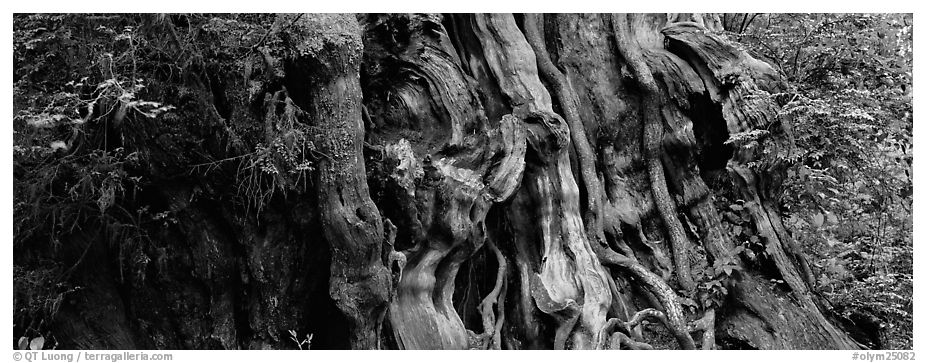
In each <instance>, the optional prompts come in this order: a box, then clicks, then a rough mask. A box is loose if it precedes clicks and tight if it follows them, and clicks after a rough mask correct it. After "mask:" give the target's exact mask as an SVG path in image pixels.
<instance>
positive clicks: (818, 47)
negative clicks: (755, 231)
mask: <svg viewBox="0 0 926 363" xmlns="http://www.w3.org/2000/svg"><path fill="white" fill-rule="evenodd" d="M730 23H731V24H734V25H741V24H742V23H741V22H736V21H731V22H730ZM751 24H752V25H751V26H749V27H747V28H746V29H738V28H736V27H734V29H732V30H734V32H731V34H730V35H731V36H733V37H735V38H736V39H738V40H739V41H740V42H742V43H743V44H744V45H745V46H746V47H747V48H748V50H749V51H750V52H751V53H752V54H754V55H756V54H757V55H760V56H761V57H762V58H764V59H765V60H766V61H769V62H770V63H771V64H774V65H776V66H777V67H779V69H780V70H781V71H782V73H783V74H784V75H786V76H787V77H788V79H789V81H790V83H791V86H792V87H793V89H792V90H791V92H790V93H788V94H786V95H782V96H784V97H782V99H784V100H785V102H784V103H785V104H784V109H783V116H784V117H785V118H786V119H788V120H790V123H791V127H792V128H793V130H792V131H793V134H794V135H795V140H794V148H793V149H792V150H790V153H789V154H788V155H785V156H783V157H784V158H786V159H788V160H787V161H789V162H791V163H793V164H794V165H796V166H795V167H794V168H792V169H791V170H790V171H789V174H788V176H789V178H787V181H786V184H785V193H784V195H783V200H782V202H783V207H784V208H785V211H784V212H785V213H784V214H785V215H788V216H789V218H788V222H789V224H790V225H791V226H792V228H793V232H794V237H795V238H796V239H797V240H798V241H800V242H801V243H803V244H804V246H805V248H806V249H807V250H808V252H809V253H810V254H812V255H813V256H812V258H811V260H812V261H817V263H816V264H815V266H814V269H815V274H816V276H817V282H818V286H817V288H818V289H819V291H821V292H823V293H824V295H825V296H826V297H827V298H828V299H829V300H830V301H831V302H832V303H833V305H834V307H835V308H836V309H837V310H838V311H840V312H841V314H842V315H843V316H845V317H846V318H847V319H850V320H852V319H855V318H856V317H857V316H859V314H864V315H867V316H874V317H876V320H878V321H880V323H881V326H882V328H883V333H882V334H883V338H885V339H883V341H884V345H885V346H883V348H884V349H910V347H911V346H912V345H911V344H912V340H911V338H912V337H911V332H912V291H913V290H912V283H911V282H912V262H913V260H912V258H913V256H912V243H913V242H912V192H913V183H912V176H911V172H912V170H911V166H912V162H913V153H912V147H913V145H912V135H913V109H912V103H911V100H912V98H911V92H912V88H913V85H912V73H911V70H912V59H913V54H912V16H911V15H909V14H770V15H759V16H757V17H755V20H753V21H752V22H751ZM728 30H730V28H728Z"/></svg>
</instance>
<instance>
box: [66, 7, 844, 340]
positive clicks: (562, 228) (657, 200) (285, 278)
mask: <svg viewBox="0 0 926 363" xmlns="http://www.w3.org/2000/svg"><path fill="white" fill-rule="evenodd" d="M714 24H716V22H715V21H714V18H713V17H711V16H708V15H684V14H675V15H672V16H666V15H642V14H633V15H626V14H614V15H608V14H546V15H538V14H525V15H512V14H464V15H459V14H455V15H434V14H414V15H411V14H402V15H357V16H354V15H318V14H301V15H279V16H277V18H276V20H275V23H274V25H273V28H272V29H270V30H269V31H266V32H264V33H262V34H264V35H263V36H262V37H255V39H259V42H257V43H255V44H254V46H253V48H252V49H251V50H249V51H248V53H247V56H246V57H244V58H242V59H244V60H242V61H241V62H242V64H246V67H244V69H246V71H242V72H239V73H232V74H229V75H225V76H222V77H224V79H225V81H223V82H222V84H223V85H224V86H222V87H217V86H214V85H213V86H210V87H207V88H210V89H209V90H208V92H209V93H210V94H213V95H214V94H223V97H221V98H222V99H229V100H230V101H227V103H228V105H226V106H227V107H230V108H231V109H232V110H231V111H229V112H226V114H225V115H217V114H209V113H207V112H204V113H206V115H205V116H204V117H205V118H206V119H207V120H209V121H205V122H207V123H209V122H211V123H212V125H213V126H215V125H219V126H220V127H216V130H223V128H224V129H225V130H229V129H230V130H234V129H235V128H236V127H244V126H242V125H247V124H249V123H250V124H254V125H262V126H260V127H262V128H263V130H264V131H263V132H262V133H258V134H259V135H262V136H259V137H258V138H260V137H264V138H266V140H267V141H266V142H268V143H273V140H275V139H274V136H279V135H289V134H291V133H293V132H299V135H305V138H304V139H300V140H302V142H303V143H307V142H311V143H312V150H313V151H312V153H313V155H315V156H316V157H317V160H318V161H317V165H316V168H315V170H314V171H312V173H311V180H312V183H311V185H310V187H309V188H307V189H306V190H303V191H302V192H300V193H296V194H294V195H288V196H287V197H286V198H276V199H272V198H271V199H270V202H268V203H267V205H266V207H265V208H266V209H265V210H263V211H260V212H257V213H256V214H255V212H254V211H249V212H247V213H245V214H243V215H242V214H236V212H234V211H231V210H226V211H224V212H217V213H215V214H214V215H211V214H209V213H207V212H206V211H220V210H222V209H225V208H224V207H223V205H222V203H221V202H199V203H198V204H196V205H192V206H191V205H190V203H189V200H192V197H190V196H189V195H188V194H184V193H191V192H189V190H190V189H189V188H191V187H190V186H189V185H188V184H184V183H182V182H180V181H179V180H174V181H173V182H174V184H170V183H168V181H167V180H165V181H163V183H162V185H165V186H166V185H174V187H173V189H169V188H166V187H164V188H162V190H161V191H160V193H163V194H164V195H168V196H172V197H171V198H172V199H170V200H171V202H170V205H171V207H170V208H172V210H177V211H180V213H181V214H182V215H184V216H185V217H184V218H187V220H185V221H183V222H182V223H181V224H182V225H183V226H184V227H183V228H181V229H180V230H179V231H177V232H176V233H178V234H179V235H181V236H183V238H184V240H185V241H187V243H188V244H189V246H192V247H188V246H185V245H182V244H177V243H174V244H170V243H167V245H166V246H167V247H161V248H167V250H166V251H174V250H179V249H186V248H189V251H187V252H173V253H179V254H182V255H183V256H187V257H184V258H176V259H172V258H171V257H166V259H165V262H164V263H165V264H166V265H165V266H166V268H167V269H177V268H188V267H189V266H190V264H192V265H193V266H199V267H196V268H192V270H191V271H192V272H190V273H189V274H187V275H184V276H183V277H178V276H174V277H165V280H164V282H165V283H168V282H169V283H175V284H179V285H177V286H183V287H182V288H178V287H177V286H174V287H166V286H165V285H151V284H148V285H139V284H135V285H133V284H132V283H130V282H122V283H123V284H126V285H125V286H126V287H125V289H127V291H129V293H128V296H127V297H123V298H122V299H121V300H120V305H119V309H120V312H118V313H119V314H127V316H130V317H135V318H138V317H139V316H149V315H150V317H149V318H146V319H154V316H156V315H157V314H158V313H164V314H168V315H171V316H175V317H177V316H185V317H188V319H189V318H192V319H193V320H194V321H203V320H209V321H210V322H212V326H206V325H203V324H194V323H190V322H180V321H176V322H173V323H171V324H164V325H159V323H153V324H149V325H146V327H145V328H143V329H141V328H138V327H134V326H131V325H132V324H130V323H126V322H122V323H120V324H121V325H119V326H120V327H121V328H120V329H123V330H125V331H127V333H125V335H127V336H134V335H133V334H135V335H144V334H148V335H149V336H154V337H162V336H163V337H164V338H163V339H161V338H151V339H148V338H141V337H134V338H130V339H123V340H119V341H116V340H106V338H104V337H102V336H103V335H104V333H102V332H97V331H95V330H94V329H96V328H93V327H88V326H86V325H80V324H77V323H75V321H79V320H80V318H79V317H77V314H76V312H75V311H73V310H67V309H66V311H64V315H63V316H62V317H61V318H60V319H59V320H61V323H60V324H59V325H60V326H62V329H63V330H61V331H62V332H66V333H62V334H63V335H66V336H68V337H70V339H71V342H73V344H74V345H75V346H93V345H96V346H99V347H113V348H115V347H129V346H142V347H144V346H152V347H162V348H166V347H178V346H182V347H190V348H203V347H211V346H216V347H222V348H237V347H252V348H258V347H280V346H285V343H283V342H284V341H285V340H286V337H285V335H286V334H285V331H286V330H288V329H296V330H299V329H307V330H308V331H312V332H315V334H316V339H317V340H321V341H323V342H330V341H333V340H336V339H342V338H343V339H347V342H348V343H349V347H351V348H357V349H373V348H400V349H537V348H541V349H551V348H555V349H605V348H611V349H625V348H626V349H652V348H654V347H655V348H682V349H697V348H701V349H715V348H734V349H735V348H760V349H850V348H857V347H859V345H858V343H856V342H855V341H854V340H853V339H852V338H850V337H849V336H848V335H847V334H846V333H845V332H843V331H842V330H841V329H840V327H839V326H838V325H836V324H834V323H833V322H831V321H830V320H829V319H828V318H827V316H826V311H827V309H826V306H825V305H824V304H823V302H821V301H820V299H818V298H817V295H816V294H815V292H814V291H813V287H812V286H813V282H812V279H813V276H812V272H811V271H810V270H809V268H808V263H807V261H806V260H805V259H804V257H803V254H802V253H801V251H800V247H799V244H800V242H799V241H795V240H793V239H792V238H791V237H790V235H789V234H788V231H787V230H786V228H785V226H784V225H783V223H782V221H781V218H780V217H779V216H778V213H777V205H776V193H777V189H778V185H779V183H780V181H781V177H782V175H783V174H782V173H783V171H784V170H785V168H786V167H787V165H784V164H783V163H782V162H781V161H779V160H780V159H779V158H777V155H778V154H779V153H786V152H787V148H788V147H789V137H790V135H789V129H788V126H787V120H786V119H783V118H782V117H781V116H779V115H778V113H777V111H778V105H777V104H776V102H775V99H774V97H773V94H774V93H776V92H780V91H782V90H783V83H782V81H781V79H780V77H779V75H778V74H777V73H775V71H774V70H773V69H772V68H771V67H769V66H768V65H766V64H764V63H762V62H760V61H758V60H756V59H754V58H752V57H750V56H749V55H748V54H746V53H745V52H744V51H742V50H741V49H740V48H738V47H736V46H735V45H734V44H732V43H731V42H729V41H728V40H726V39H725V38H724V37H722V36H720V35H718V34H716V33H714V32H713V29H714V27H715V25H714ZM245 84H247V85H248V88H247V89H244V87H245V86H244V85H245ZM197 92H205V90H203V89H199V90H198V91H197ZM212 102H215V99H213V100H212ZM189 107H190V108H194V109H195V108H196V107H207V105H190V106H189ZM757 130H763V131H761V132H759V134H760V135H762V136H761V137H760V138H759V139H758V140H756V141H755V142H753V143H752V144H751V145H750V146H749V147H740V146H737V145H733V144H730V143H727V141H728V139H729V138H730V136H731V135H734V134H742V133H748V132H755V131H757ZM218 132H220V133H224V132H225V131H218ZM225 139H229V140H230V139H232V137H231V136H228V135H225V136H223V140H225ZM158 142H159V141H158ZM222 143H224V144H228V145H232V144H234V142H232V141H227V142H225V141H222ZM142 144H144V142H142ZM224 144H223V146H224V149H225V151H217V150H219V149H222V148H216V149H215V150H210V151H209V152H210V153H212V154H211V155H213V156H214V157H215V158H216V159H219V158H220V157H227V156H233V154H234V150H235V148H234V147H230V146H228V145H224ZM245 144H247V142H245ZM146 147H154V146H146ZM240 147H243V148H245V149H247V146H240ZM286 147H292V145H288V146H286ZM297 147H298V145H297ZM229 150H231V151H229ZM226 153H227V154H226ZM229 154H232V155H229ZM171 162H179V161H176V160H173V161H171ZM189 182H190V183H193V184H196V183H200V184H202V185H207V184H208V183H207V182H205V181H203V180H192V181H189ZM286 182H289V181H281V183H286ZM295 182H296V183H298V182H299V180H298V179H297V180H296V181H295ZM209 185H211V184H209ZM221 187H222V186H212V188H221ZM224 187H225V188H228V187H229V186H228V185H225V186H224ZM203 189H205V188H203ZM315 203H317V206H316V204H315ZM731 204H735V205H736V206H738V207H735V209H736V210H731V208H730V205H731ZM740 210H741V211H742V216H743V217H739V214H737V213H735V212H737V211H740ZM744 217H745V218H744ZM744 219H745V220H744ZM734 220H736V221H735V223H738V224H744V225H748V226H749V228H747V229H749V230H751V231H754V234H755V235H756V236H758V240H759V241H760V243H759V244H758V245H760V246H761V248H759V250H755V251H751V252H747V251H746V249H747V248H753V249H755V248H758V247H755V246H749V247H745V246H743V244H742V243H741V242H740V241H739V239H740V238H741V237H740V236H735V235H733V234H732V232H731V229H730V228H729V225H731V224H733V223H734ZM199 223H204V224H205V225H206V226H211V227H204V228H197V227H195V226H197V225H198V224H199ZM225 226H233V227H232V228H233V229H234V230H235V231H238V233H232V234H228V233H227V232H223V231H222V229H223V228H225ZM163 238H165V239H167V238H168V237H167V236H165V237H163ZM322 242H323V243H322ZM319 243H322V244H321V245H319ZM313 246H314V247H313ZM307 249H308V250H312V251H316V252H317V253H318V254H317V256H323V257H312V256H313V253H307V252H306V250H307ZM156 250H157V248H152V249H149V251H146V252H144V253H153V252H150V251H156ZM292 251H300V252H299V253H298V254H294V253H293V252H292ZM165 253H167V252H165ZM326 254H330V258H329V257H327V256H326ZM189 259H193V260H195V261H200V260H202V261H201V262H193V263H190V262H189ZM321 261H325V262H330V264H328V265H325V266H330V268H326V269H327V270H328V271H327V272H319V271H316V270H317V268H316V267H310V266H308V265H312V264H314V265H313V266H317V265H318V264H319V263H320V262H321ZM202 266H205V267H202ZM201 269H206V270H202V271H201ZM207 270H208V271H207ZM310 270H311V271H314V272H310ZM214 271H220V274H221V276H222V278H217V277H215V276H213V275H212V274H213V273H215V272H214ZM474 276H475V277H474ZM773 279H774V280H776V281H778V280H780V281H783V282H775V281H772V280H773ZM306 280H308V281H309V282H307V281H306ZM320 281H321V282H320ZM107 284H111V283H110V282H108V283H107ZM99 285H101V286H102V285H106V284H99ZM306 285H310V286H306ZM107 286H108V285H107ZM203 286H205V287H203ZM324 286H327V292H328V293H327V294H318V293H317V292H315V291H322V290H324V289H323V287H324ZM104 288H109V287H106V286H102V287H100V289H104ZM157 289H174V290H172V291H182V290H184V289H186V290H188V291H187V292H186V293H185V294H186V295H184V294H183V293H179V292H178V293H177V294H173V295H171V296H174V299H183V297H182V296H193V297H195V298H193V299H192V300H191V301H193V302H192V303H191V304H193V305H195V306H192V307H184V306H177V307H166V308H150V307H148V308H146V307H142V306H139V305H140V303H143V302H145V301H151V299H159V298H156V297H154V296H151V295H152V293H151V292H152V291H156V290H157ZM235 289H245V290H247V291H250V293H248V294H242V293H240V292H234V290H235ZM294 292H296V293H297V295H296V296H298V299H296V298H294V297H293V293H294ZM136 294H137V295H136ZM81 296H83V297H82V298H83V299H96V298H97V297H94V296H92V295H87V294H85V295H81ZM139 296H147V297H146V298H140V297H139ZM329 297H330V299H331V300H330V301H329V300H327V299H328V298H329ZM299 299H305V304H304V305H300V304H302V301H301V300H299ZM117 300H118V299H117ZM168 300H170V298H168ZM321 300H324V301H325V302H319V301H321ZM330 302H333V304H331V303H330ZM123 305H126V306H125V308H123ZM319 306H325V307H324V308H319ZM152 309H153V310H152ZM157 309H161V310H157ZM123 310H125V311H123ZM335 310H336V311H338V312H340V315H339V317H338V318H336V319H343V322H344V323H346V329H347V332H346V334H345V332H343V331H336V328H331V327H326V326H324V325H325V324H324V323H321V322H322V321H323V320H320V319H321V318H319V317H318V316H319V314H329V313H330V312H333V311H335ZM191 311H192V312H191ZM194 312H195V313H194ZM293 312H295V313H293ZM288 313H293V314H295V316H296V317H293V318H291V319H290V318H286V317H284V315H286V314H288ZM341 316H342V317H343V318H341ZM178 320H183V319H178ZM120 321H121V320H120ZM145 321H147V320H145ZM644 321H650V322H652V323H654V325H649V326H650V327H649V328H645V329H644V328H643V326H644V324H643V322H644ZM114 324H115V323H114ZM113 326H116V325H113ZM87 331H91V333H89V334H88V333H87ZM132 331H135V332H138V331H142V332H144V334H136V333H128V332H132ZM176 331H180V333H176ZM80 334H84V338H80ZM98 336H99V337H100V338H99V339H100V341H94V340H93V339H97V338H94V337H98ZM189 336H212V337H215V342H214V343H209V342H207V341H200V340H193V343H192V344H191V345H188V346H187V345H181V344H179V342H180V341H183V340H184V337H189ZM660 337H668V338H669V340H666V339H660ZM159 339H160V340H159ZM64 341H68V340H67V339H64ZM82 341H83V343H81V342H82ZM127 342H128V343H127ZM323 346H329V347H345V345H339V344H336V343H330V344H323Z"/></svg>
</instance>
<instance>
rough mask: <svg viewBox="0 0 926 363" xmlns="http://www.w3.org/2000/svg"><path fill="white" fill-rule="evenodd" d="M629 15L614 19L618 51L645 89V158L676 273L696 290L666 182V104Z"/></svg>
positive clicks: (685, 240)
mask: <svg viewBox="0 0 926 363" xmlns="http://www.w3.org/2000/svg"><path fill="white" fill-rule="evenodd" d="M629 21H630V19H628V17H627V14H615V15H614V20H613V22H612V27H613V28H614V36H615V38H616V40H617V45H618V51H619V52H620V54H621V56H622V57H623V58H624V60H625V61H626V62H627V65H628V66H629V68H630V69H631V71H632V72H633V75H634V77H636V80H637V83H638V84H639V85H640V88H641V89H642V90H643V94H644V98H645V100H644V101H643V105H644V106H643V118H644V121H643V122H644V129H643V147H644V154H645V158H646V164H647V166H646V168H647V173H648V175H649V178H650V185H651V188H652V192H653V199H654V200H655V203H656V209H657V210H658V211H659V215H660V216H661V217H662V220H663V223H664V224H665V227H666V229H667V232H668V236H669V240H670V241H671V243H672V257H673V259H674V261H675V270H676V271H675V272H676V275H677V276H678V282H679V285H681V287H682V289H684V290H687V291H693V290H694V288H695V283H694V279H692V277H691V268H690V266H689V263H688V245H689V241H688V238H687V237H686V236H685V230H684V229H683V227H682V223H681V222H680V221H679V219H678V215H677V214H678V213H677V211H676V208H675V202H674V201H673V199H672V197H671V195H670V194H669V188H668V186H667V185H666V175H665V170H663V165H662V161H661V160H660V157H661V155H662V139H663V133H664V132H665V130H664V126H663V124H662V122H663V121H662V118H661V112H660V109H661V106H662V104H663V103H664V102H663V100H662V97H661V94H660V93H659V88H658V86H657V85H656V80H655V79H654V78H653V74H652V72H651V71H650V69H649V66H648V65H647V64H646V61H644V59H643V55H642V52H640V46H639V44H636V43H635V42H634V41H633V40H632V39H633V38H632V35H633V33H632V31H631V29H630V24H629Z"/></svg>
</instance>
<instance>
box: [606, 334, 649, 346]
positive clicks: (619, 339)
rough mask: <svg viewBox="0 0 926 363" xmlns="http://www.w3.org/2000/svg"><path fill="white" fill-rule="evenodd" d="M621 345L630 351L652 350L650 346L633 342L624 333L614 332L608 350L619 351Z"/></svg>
mask: <svg viewBox="0 0 926 363" xmlns="http://www.w3.org/2000/svg"><path fill="white" fill-rule="evenodd" d="M621 345H625V346H627V348H628V349H630V350H653V346H652V345H649V344H646V343H643V342H638V341H636V340H633V339H631V338H630V337H628V336H627V335H625V334H624V333H621V332H615V333H614V334H611V345H610V348H611V349H612V350H618V349H621Z"/></svg>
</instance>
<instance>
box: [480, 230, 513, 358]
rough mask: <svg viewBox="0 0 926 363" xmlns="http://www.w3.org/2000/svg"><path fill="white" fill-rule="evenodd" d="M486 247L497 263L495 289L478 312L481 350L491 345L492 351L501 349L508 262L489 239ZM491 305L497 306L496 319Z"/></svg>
mask: <svg viewBox="0 0 926 363" xmlns="http://www.w3.org/2000/svg"><path fill="white" fill-rule="evenodd" d="M486 247H488V248H489V249H490V250H492V252H493V253H494V254H495V259H496V260H497V261H498V274H497V275H496V277H495V287H494V288H493V289H492V291H491V292H489V294H488V295H486V297H485V298H484V299H482V302H481V303H479V311H480V312H481V313H482V326H483V329H484V330H483V333H482V335H481V338H482V342H483V347H482V348H483V349H487V348H488V347H489V345H491V346H492V347H493V348H494V349H501V334H500V333H501V332H500V330H501V326H502V323H503V322H504V320H505V306H504V296H502V295H503V294H502V293H503V292H504V290H505V286H506V285H507V283H508V280H507V279H506V278H505V277H506V276H507V271H508V262H507V261H506V260H505V256H504V255H502V251H500V250H499V249H498V247H496V246H495V243H494V242H492V239H491V238H487V239H486ZM493 305H497V306H498V317H497V318H496V316H495V311H494V309H493Z"/></svg>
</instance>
